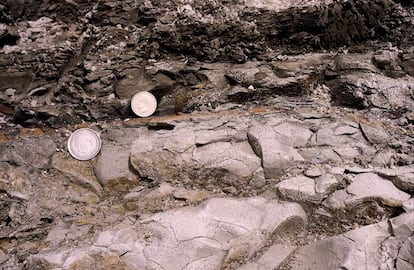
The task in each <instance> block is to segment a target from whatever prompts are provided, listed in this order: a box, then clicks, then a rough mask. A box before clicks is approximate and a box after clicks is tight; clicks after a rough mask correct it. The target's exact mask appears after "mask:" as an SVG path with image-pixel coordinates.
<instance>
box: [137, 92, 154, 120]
mask: <svg viewBox="0 0 414 270" xmlns="http://www.w3.org/2000/svg"><path fill="white" fill-rule="evenodd" d="M131 109H132V111H133V112H134V113H135V114H136V115H137V116H139V117H148V116H150V115H152V114H153V113H154V112H155V110H156V109H157V99H156V98H155V97H154V95H153V94H151V93H150V92H147V91H142V92H138V93H137V94H135V96H133V97H132V100H131Z"/></svg>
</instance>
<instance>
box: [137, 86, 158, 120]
mask: <svg viewBox="0 0 414 270" xmlns="http://www.w3.org/2000/svg"><path fill="white" fill-rule="evenodd" d="M140 95H146V96H147V97H149V98H151V99H152V101H154V102H153V104H154V108H153V109H152V110H151V113H149V114H140V113H139V112H137V111H136V110H134V106H133V104H134V103H135V102H134V100H136V99H137V98H139V96H140ZM157 107H158V102H157V98H156V97H155V96H154V95H153V94H152V93H151V92H149V91H140V92H138V93H136V94H135V95H134V96H133V97H132V98H131V110H132V112H133V113H134V114H135V115H136V116H138V117H148V116H151V115H153V114H154V113H155V111H156V110H157Z"/></svg>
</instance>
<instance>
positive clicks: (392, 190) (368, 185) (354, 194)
mask: <svg viewBox="0 0 414 270" xmlns="http://www.w3.org/2000/svg"><path fill="white" fill-rule="evenodd" d="M409 198H410V195H409V194H407V193H405V192H403V191H401V190H399V189H397V188H396V187H395V186H394V184H393V183H392V182H391V181H388V180H385V179H383V178H381V177H379V176H378V175H376V174H374V173H362V174H359V175H357V176H355V178H354V179H353V180H352V183H351V184H350V185H349V186H348V187H347V188H346V189H341V190H338V191H335V192H334V193H333V194H332V195H331V196H329V198H327V199H326V201H325V202H324V204H325V205H326V206H328V207H332V208H344V207H346V206H347V205H355V204H358V203H361V202H363V201H366V200H370V199H377V200H380V201H381V202H382V203H384V204H386V205H391V206H393V205H402V203H403V202H405V201H407V200H408V199H409Z"/></svg>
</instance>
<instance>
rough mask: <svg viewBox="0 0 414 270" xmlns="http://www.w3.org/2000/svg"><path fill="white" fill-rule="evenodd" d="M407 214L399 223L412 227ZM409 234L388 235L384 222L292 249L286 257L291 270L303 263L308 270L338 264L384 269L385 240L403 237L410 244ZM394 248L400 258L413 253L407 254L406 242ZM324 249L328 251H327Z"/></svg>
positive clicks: (301, 266) (395, 232)
mask: <svg viewBox="0 0 414 270" xmlns="http://www.w3.org/2000/svg"><path fill="white" fill-rule="evenodd" d="M408 215H409V214H404V216H403V217H402V218H403V222H402V223H403V226H409V228H412V227H413V226H414V220H412V219H411V218H410V217H409V216H408ZM398 219H401V218H396V220H398ZM400 226H401V225H400ZM411 234H412V232H409V231H403V232H399V231H394V234H391V233H390V231H389V226H388V223H387V222H381V223H377V224H373V225H369V226H366V227H364V228H360V229H356V230H353V231H350V232H347V233H345V234H343V235H339V236H334V237H330V238H327V239H324V240H321V241H318V242H316V243H314V244H311V245H308V246H304V247H301V248H299V249H297V250H296V251H295V252H294V257H293V259H292V258H291V259H289V260H290V263H289V266H290V267H291V269H303V267H304V266H305V267H307V268H308V269H315V270H316V269H340V268H341V267H342V268H347V269H359V268H361V267H363V268H364V269H383V268H382V267H384V265H383V260H384V259H386V257H387V256H389V255H392V254H389V253H387V251H386V248H385V246H384V242H385V241H386V240H387V241H389V240H390V238H392V239H398V238H402V239H406V241H408V243H409V241H411V238H412V237H410V235H411ZM403 243H404V241H403ZM400 248H401V249H400ZM397 249H400V254H401V256H402V258H405V256H407V255H408V256H410V255H411V254H412V253H411V254H410V253H407V252H408V251H407V250H406V243H404V244H402V243H401V244H400V245H399V247H397ZM326 250H329V253H328V252H326ZM381 250H383V251H384V250H385V253H382V254H381V253H379V252H380V251H381ZM401 251H402V252H401ZM411 252H412V251H411ZM394 259H395V258H394ZM398 262H401V260H400V259H397V263H398ZM384 269H385V268H384ZM397 269H398V268H397ZM401 269H404V268H401Z"/></svg>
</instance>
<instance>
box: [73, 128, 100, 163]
mask: <svg viewBox="0 0 414 270" xmlns="http://www.w3.org/2000/svg"><path fill="white" fill-rule="evenodd" d="M82 132H88V133H89V134H92V135H93V136H94V137H95V138H96V141H97V142H98V147H96V149H95V151H94V152H92V153H91V154H90V155H88V156H87V158H82V157H79V155H77V154H76V153H74V152H73V149H72V146H71V142H72V141H73V138H75V136H76V134H79V133H82ZM67 146H68V150H69V153H70V155H71V156H72V157H73V158H75V159H77V160H90V159H93V158H94V157H96V155H98V153H99V151H101V146H102V141H101V138H100V136H99V134H98V132H96V131H95V130H93V129H90V128H80V129H77V130H75V131H74V132H73V133H72V134H71V135H70V137H69V139H68V145H67Z"/></svg>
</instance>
